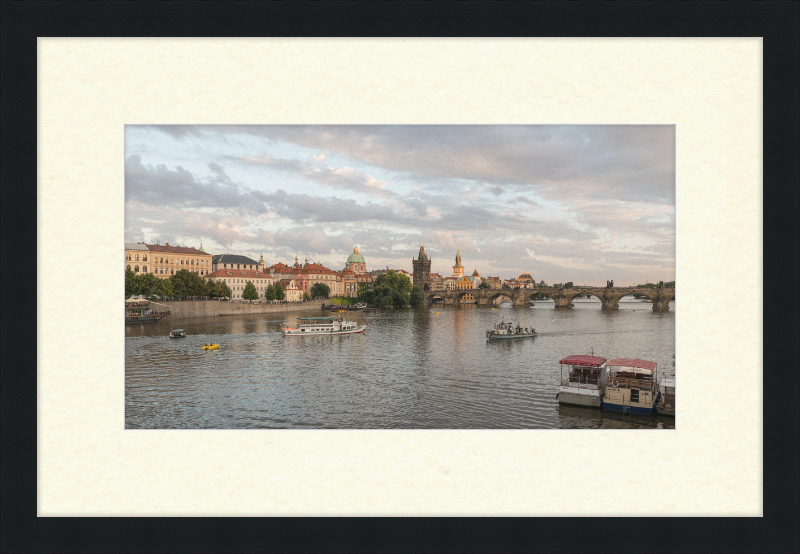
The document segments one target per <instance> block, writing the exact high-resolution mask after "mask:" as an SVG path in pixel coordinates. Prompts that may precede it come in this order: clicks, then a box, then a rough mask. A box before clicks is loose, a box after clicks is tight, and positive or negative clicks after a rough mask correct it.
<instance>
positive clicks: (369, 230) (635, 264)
mask: <svg viewBox="0 0 800 554" xmlns="http://www.w3.org/2000/svg"><path fill="white" fill-rule="evenodd" d="M157 240H159V241H161V244H164V243H165V242H169V243H170V244H171V245H175V244H177V245H180V246H194V247H200V246H201V244H202V247H203V249H204V250H205V251H206V252H208V253H210V254H224V253H233V254H241V255H245V256H249V257H251V258H253V259H255V260H258V259H259V256H260V255H261V252H262V251H263V253H264V260H265V261H266V263H267V265H272V264H273V263H277V262H283V263H286V264H290V265H291V264H292V263H294V259H295V255H297V256H299V259H300V261H301V262H302V261H304V260H305V257H306V253H308V259H309V261H313V262H317V261H321V262H322V264H323V265H325V266H326V267H329V268H331V269H334V270H337V271H340V270H341V269H343V268H344V264H345V261H346V259H347V257H348V256H349V255H350V254H351V253H352V252H353V247H354V246H358V249H359V252H360V253H361V254H362V255H363V256H364V258H365V260H366V263H367V269H368V270H372V269H383V268H385V267H387V266H388V267H390V268H392V269H404V270H406V271H409V272H411V271H412V270H413V269H412V264H411V259H412V258H413V257H416V255H417V253H418V252H419V247H420V244H422V243H424V245H425V251H426V253H427V254H428V257H429V258H431V259H432V260H433V262H432V266H431V271H433V272H436V273H439V274H441V275H443V276H447V275H451V274H452V266H453V264H454V262H455V255H456V251H457V250H459V249H460V251H461V261H462V264H463V265H464V266H465V272H466V273H467V274H472V272H473V270H475V269H477V270H478V273H480V274H481V275H482V276H494V277H496V276H499V277H501V278H503V279H510V278H513V277H516V276H518V275H519V274H521V273H525V272H527V273H530V274H531V275H532V276H533V277H534V278H535V279H536V280H537V281H540V280H544V281H545V282H546V283H548V284H552V283H563V282H568V281H573V282H574V283H575V284H576V285H582V284H587V285H600V286H604V285H605V284H606V281H607V280H610V279H613V280H614V281H615V285H618V286H619V285H628V284H635V283H645V282H657V281H660V280H664V281H671V280H674V278H675V127H674V126H672V125H589V126H579V125H567V126H556V125H385V126H366V125H342V126H336V125H126V127H125V241H126V242H146V243H148V244H153V243H155V242H156V241H157Z"/></svg>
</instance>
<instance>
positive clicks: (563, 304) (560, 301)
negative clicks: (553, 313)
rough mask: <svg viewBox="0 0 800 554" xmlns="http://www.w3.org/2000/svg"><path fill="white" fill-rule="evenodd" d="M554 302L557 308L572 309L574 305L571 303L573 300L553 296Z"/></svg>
mask: <svg viewBox="0 0 800 554" xmlns="http://www.w3.org/2000/svg"><path fill="white" fill-rule="evenodd" d="M551 298H552V299H553V302H555V303H556V306H555V307H556V308H572V307H573V306H574V304H573V303H572V302H571V300H572V299H571V298H567V297H565V296H561V297H558V296H551Z"/></svg>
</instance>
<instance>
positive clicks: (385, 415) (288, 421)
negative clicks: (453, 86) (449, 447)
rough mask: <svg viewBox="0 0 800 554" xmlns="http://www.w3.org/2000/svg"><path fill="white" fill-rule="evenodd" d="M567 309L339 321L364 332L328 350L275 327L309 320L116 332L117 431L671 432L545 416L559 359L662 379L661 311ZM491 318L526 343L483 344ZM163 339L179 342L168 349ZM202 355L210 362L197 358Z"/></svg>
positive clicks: (410, 313) (664, 316) (554, 406)
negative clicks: (645, 368)
mask: <svg viewBox="0 0 800 554" xmlns="http://www.w3.org/2000/svg"><path fill="white" fill-rule="evenodd" d="M574 304H575V307H574V308H572V309H560V310H555V309H554V308H553V303H552V302H549V303H548V302H536V306H535V307H533V308H513V307H511V305H510V304H504V305H502V306H501V308H500V310H498V311H492V310H490V309H489V308H484V307H478V306H474V305H472V306H469V307H465V306H461V307H455V308H451V307H444V306H435V307H432V308H420V309H398V310H383V311H382V312H381V313H379V314H374V315H372V314H364V313H361V312H351V313H348V314H347V317H348V319H352V320H355V321H357V322H359V323H362V322H364V323H366V324H367V330H366V331H365V332H364V333H363V334H357V335H337V336H329V337H323V336H314V337H283V335H282V334H281V333H280V324H281V322H283V321H293V320H294V319H296V318H297V317H309V316H313V315H323V314H316V313H309V312H296V313H288V314H260V315H249V316H228V317H216V318H198V319H181V320H176V321H174V322H170V321H169V318H167V319H166V320H163V321H160V322H157V323H140V324H127V325H126V327H125V336H126V340H125V350H126V352H125V403H126V405H125V414H126V416H125V419H126V426H127V427H128V428H174V429H185V428H242V429H254V428H335V429H341V428H356V429H401V428H402V429H415V428H416V429H419V428H425V429H466V428H469V429H489V428H524V429H554V428H570V429H580V428H605V429H631V428H674V426H675V419H674V418H669V417H662V416H652V417H650V416H637V415H622V414H621V413H616V412H609V411H603V410H600V409H597V408H584V407H578V406H569V405H560V404H559V403H558V401H557V400H556V398H555V396H556V393H557V392H558V383H559V376H560V367H559V364H558V360H560V359H561V358H563V357H565V356H568V355H570V354H589V353H591V352H592V351H593V352H594V354H595V355H600V356H605V357H608V358H612V357H632V358H644V359H648V360H653V361H656V362H658V364H659V373H666V374H668V375H674V369H673V359H674V358H673V355H674V352H675V312H674V311H669V312H664V313H653V312H652V311H651V310H650V305H649V304H646V303H642V302H624V301H623V302H620V310H613V311H611V310H609V311H605V310H601V309H600V307H599V302H596V301H595V302H592V301H590V300H586V301H581V300H578V301H575V302H574ZM672 309H673V310H674V304H673V305H672ZM437 311H438V312H439V314H438V315H436V314H434V312H437ZM325 315H327V314H325ZM502 318H505V319H506V320H507V321H508V320H509V319H511V320H512V321H514V322H522V321H523V320H524V325H525V326H533V327H535V328H536V330H537V331H538V332H539V336H538V337H536V338H527V339H516V340H509V341H492V342H487V341H486V340H485V332H486V330H487V329H489V328H491V327H492V325H494V324H495V323H499V321H500V319H502ZM176 326H177V327H182V328H184V329H186V332H187V335H188V336H187V338H185V339H170V338H168V337H167V334H168V333H169V331H170V329H172V328H173V327H176ZM206 342H214V343H218V344H219V345H220V349H219V350H216V351H205V350H201V346H202V345H203V344H204V343H206Z"/></svg>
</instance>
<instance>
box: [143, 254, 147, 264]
mask: <svg viewBox="0 0 800 554" xmlns="http://www.w3.org/2000/svg"><path fill="white" fill-rule="evenodd" d="M142 261H143V262H146V261H147V254H145V255H144V258H142Z"/></svg>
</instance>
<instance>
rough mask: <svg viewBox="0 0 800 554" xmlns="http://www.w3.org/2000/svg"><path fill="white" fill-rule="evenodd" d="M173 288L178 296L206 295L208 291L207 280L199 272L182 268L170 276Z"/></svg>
mask: <svg viewBox="0 0 800 554" xmlns="http://www.w3.org/2000/svg"><path fill="white" fill-rule="evenodd" d="M169 280H170V281H172V290H173V291H174V294H176V295H178V296H205V295H206V293H207V292H208V287H207V286H206V282H205V280H204V279H203V278H202V277H200V275H199V274H197V273H193V272H191V271H187V270H185V269H181V270H180V271H177V272H176V273H175V275H171V276H170V278H169Z"/></svg>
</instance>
